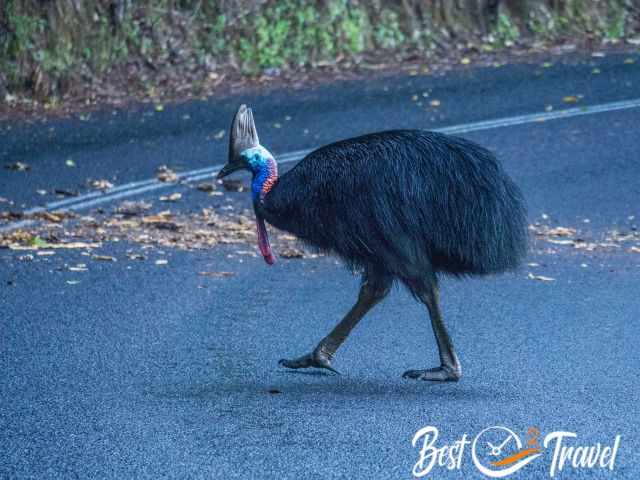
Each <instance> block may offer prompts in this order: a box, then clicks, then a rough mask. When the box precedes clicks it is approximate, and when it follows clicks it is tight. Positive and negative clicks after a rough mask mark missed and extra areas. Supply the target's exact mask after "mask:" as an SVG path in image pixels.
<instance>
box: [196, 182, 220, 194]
mask: <svg viewBox="0 0 640 480" xmlns="http://www.w3.org/2000/svg"><path fill="white" fill-rule="evenodd" d="M196 188H197V189H198V190H200V191H201V192H213V191H214V190H215V189H216V186H215V184H213V183H199V184H198V186H197V187H196Z"/></svg>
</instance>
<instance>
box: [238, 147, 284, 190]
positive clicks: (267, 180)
mask: <svg viewBox="0 0 640 480" xmlns="http://www.w3.org/2000/svg"><path fill="white" fill-rule="evenodd" d="M241 155H242V156H243V157H244V158H245V160H246V161H247V164H248V167H249V169H250V170H251V173H253V181H252V182H251V196H252V198H253V201H254V202H259V201H262V200H264V197H265V195H266V194H267V193H269V190H271V188H272V187H273V185H274V184H275V182H276V181H277V180H278V165H277V163H276V160H275V159H274V158H273V155H271V153H269V151H268V150H267V149H266V148H264V147H263V146H261V145H258V146H257V147H253V148H248V149H247V150H245V151H243V152H242V153H241Z"/></svg>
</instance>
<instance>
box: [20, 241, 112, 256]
mask: <svg viewBox="0 0 640 480" xmlns="http://www.w3.org/2000/svg"><path fill="white" fill-rule="evenodd" d="M101 246H102V243H99V242H96V243H85V242H69V243H47V244H46V245H44V246H38V245H19V244H17V243H12V244H10V245H8V247H9V249H10V250H38V249H40V248H55V249H74V248H99V247H101ZM40 254H43V253H42V252H38V255H40Z"/></svg>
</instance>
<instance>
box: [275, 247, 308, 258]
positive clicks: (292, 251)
mask: <svg viewBox="0 0 640 480" xmlns="http://www.w3.org/2000/svg"><path fill="white" fill-rule="evenodd" d="M279 254H280V256H281V257H282V258H303V257H304V251H302V250H300V249H298V248H293V247H292V248H285V249H283V250H281V251H280V252H279Z"/></svg>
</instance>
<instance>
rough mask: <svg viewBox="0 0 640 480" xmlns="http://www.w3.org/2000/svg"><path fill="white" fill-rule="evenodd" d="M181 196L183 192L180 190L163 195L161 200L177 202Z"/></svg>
mask: <svg viewBox="0 0 640 480" xmlns="http://www.w3.org/2000/svg"><path fill="white" fill-rule="evenodd" d="M181 198H182V194H181V193H180V192H174V193H172V194H171V195H163V196H162V197H160V200H161V201H163V202H177V201H178V200H180V199H181Z"/></svg>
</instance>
